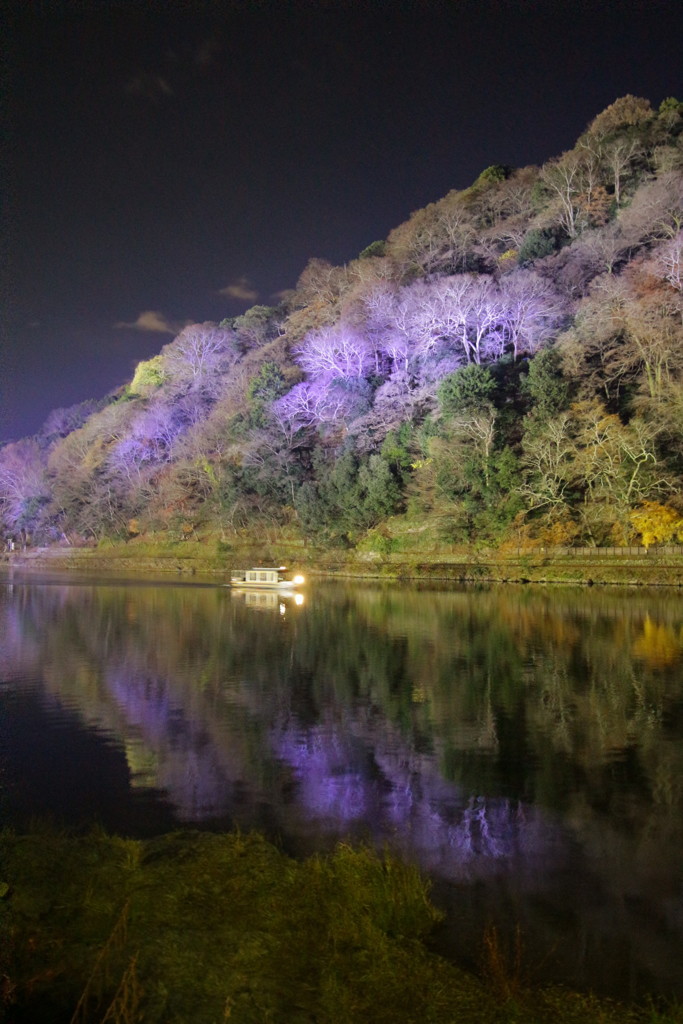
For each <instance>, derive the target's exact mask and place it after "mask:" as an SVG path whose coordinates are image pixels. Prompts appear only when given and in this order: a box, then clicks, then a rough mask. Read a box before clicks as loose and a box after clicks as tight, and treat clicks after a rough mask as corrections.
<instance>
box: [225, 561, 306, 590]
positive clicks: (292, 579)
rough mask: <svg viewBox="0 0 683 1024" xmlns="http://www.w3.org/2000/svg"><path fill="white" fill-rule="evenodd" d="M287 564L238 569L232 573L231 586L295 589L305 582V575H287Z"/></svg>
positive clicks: (257, 588)
mask: <svg viewBox="0 0 683 1024" xmlns="http://www.w3.org/2000/svg"><path fill="white" fill-rule="evenodd" d="M286 572H287V566H286V565H280V566H277V568H272V567H268V566H257V567H256V568H255V569H236V570H235V571H233V572H232V573H231V574H230V586H231V587H236V588H239V589H242V588H247V587H248V588H249V589H254V590H293V589H294V588H296V587H300V586H301V585H302V584H303V583H304V582H305V580H304V578H303V576H299V575H296V576H289V575H285V573H286Z"/></svg>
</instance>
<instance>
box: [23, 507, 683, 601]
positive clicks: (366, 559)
mask: <svg viewBox="0 0 683 1024" xmlns="http://www.w3.org/2000/svg"><path fill="white" fill-rule="evenodd" d="M3 557H4V561H5V564H7V565H9V566H15V567H17V568H38V569H40V568H48V567H49V568H55V569H65V570H76V571H82V572H104V571H107V572H121V573H126V574H129V573H132V574H136V573H148V574H149V573H162V574H174V575H195V574H204V573H205V574H211V575H214V576H217V577H224V578H226V579H227V578H228V575H229V572H230V570H231V569H232V568H235V567H244V566H245V565H266V564H275V565H279V564H281V563H286V564H288V565H290V566H292V567H294V566H296V567H297V568H301V569H305V570H306V571H307V572H308V573H309V574H311V573H313V574H315V573H319V574H321V575H325V576H337V575H338V576H347V577H348V576H350V577H362V578H379V579H431V580H450V581H463V582H529V583H584V584H593V583H599V584H602V583H604V584H618V585H626V586H638V585H647V586H682V585H683V545H678V546H674V547H666V548H656V547H655V548H650V549H649V550H648V549H645V548H637V547H633V548H621V549H619V548H593V549H590V548H579V549H571V548H542V547H536V548H534V547H526V548H522V547H511V546H508V547H506V548H501V549H485V548H474V547H467V546H464V545H461V546H455V545H451V546H446V547H444V546H443V545H442V544H438V543H437V542H436V540H435V539H434V538H433V537H431V536H430V535H429V533H428V532H425V531H420V530H417V529H414V528H411V527H407V526H406V524H405V523H402V522H400V521H395V522H394V523H393V524H392V532H391V533H382V534H379V533H377V532H375V531H370V532H369V533H368V534H367V535H366V536H364V537H363V538H362V539H361V540H360V541H359V542H358V544H357V545H356V546H355V547H352V548H342V547H324V546H321V545H317V544H313V543H311V542H307V541H306V540H304V539H303V538H301V537H300V536H297V535H296V534H295V533H293V532H289V531H282V530H277V529H273V530H272V531H270V532H268V531H265V532H262V533H259V534H258V536H257V535H255V534H249V533H248V532H246V531H243V532H241V533H239V534H235V535H234V536H231V537H230V538H229V539H228V540H225V539H224V538H221V537H219V536H216V535H215V534H211V533H206V534H202V535H196V536H193V537H192V538H190V539H186V540H173V539H169V538H168V537H167V536H165V535H156V536H148V537H136V538H133V539H131V540H129V541H126V542H124V541H120V542H111V541H103V542H101V543H100V544H99V545H97V546H96V547H69V546H64V547H52V548H28V549H27V550H26V551H15V552H13V553H12V554H11V555H9V554H7V553H5V554H4V556H3Z"/></svg>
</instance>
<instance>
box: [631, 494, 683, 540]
mask: <svg viewBox="0 0 683 1024" xmlns="http://www.w3.org/2000/svg"><path fill="white" fill-rule="evenodd" d="M629 519H630V520H631V523H632V524H633V526H634V527H635V529H636V530H637V531H638V533H639V534H640V536H641V537H642V540H643V544H644V545H645V547H646V548H648V547H650V545H651V544H668V543H670V541H672V540H677V541H681V542H683V516H681V514H680V513H679V512H677V511H676V510H675V509H673V508H671V506H670V505H661V504H660V503H659V502H657V501H644V502H643V503H642V504H641V505H639V506H638V508H635V509H633V511H632V512H631V513H630V515H629Z"/></svg>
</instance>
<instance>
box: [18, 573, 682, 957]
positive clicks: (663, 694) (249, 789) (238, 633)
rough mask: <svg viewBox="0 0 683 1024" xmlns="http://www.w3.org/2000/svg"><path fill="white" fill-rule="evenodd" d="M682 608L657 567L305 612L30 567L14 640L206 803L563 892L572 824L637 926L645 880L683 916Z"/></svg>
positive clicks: (579, 873) (590, 880) (322, 603)
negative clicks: (655, 578)
mask: <svg viewBox="0 0 683 1024" xmlns="http://www.w3.org/2000/svg"><path fill="white" fill-rule="evenodd" d="M290 612H291V613H290ZM681 621H682V615H681V611H680V607H679V601H678V598H677V596H676V595H666V594H663V593H661V592H660V593H658V594H650V593H647V592H643V591H641V592H637V593H632V594H629V593H626V592H623V591H622V592H618V591H602V590H601V591H596V590H593V591H588V590H585V589H581V590H579V589H577V590H571V589H555V590H542V589H532V588H523V587H519V588H516V587H507V588H497V589H496V588H492V589H485V588H482V589H477V588H462V589H460V590H458V589H449V590H448V591H439V590H438V589H434V588H430V587H428V586H423V587H422V588H420V589H417V588H415V587H411V588H407V587H406V588H403V587H401V586H400V585H397V584H392V585H390V586H380V585H360V586H359V585H348V586H347V585H345V584H341V583H334V584H329V585H328V584H319V585H318V586H317V587H314V588H313V589H312V593H311V595H310V597H309V599H308V600H307V602H306V605H305V606H304V607H303V608H300V609H295V608H293V609H290V610H288V612H287V615H286V616H284V617H282V616H280V615H279V614H278V612H277V611H274V612H273V613H272V614H269V613H268V612H262V613H259V614H254V613H253V612H252V611H251V610H250V609H249V608H247V607H245V606H244V605H243V604H242V603H241V602H238V601H236V600H234V599H233V598H232V596H231V595H230V593H229V592H228V591H226V590H223V589H220V588H211V589H202V588H194V587H187V586H185V587H169V586H165V587H151V586H135V587H130V586H128V587H127V586H92V585H88V586H81V587H74V586H65V587H59V586H49V587H21V586H15V588H14V590H13V591H9V590H7V589H6V590H4V591H2V592H0V631H1V633H2V636H3V647H2V652H1V654H0V657H1V658H2V669H3V676H4V678H5V679H8V680H12V679H22V678H27V679H42V680H43V681H44V684H45V686H46V688H47V690H48V692H49V693H50V694H52V695H53V696H54V698H55V699H57V700H59V701H60V702H62V703H65V704H66V705H68V706H70V707H72V708H77V709H78V711H79V713H80V714H81V716H82V717H83V719H85V720H86V721H87V722H88V724H89V725H94V726H96V727H98V728H100V729H104V730H105V731H106V732H108V733H109V734H111V735H113V736H114V737H117V738H118V740H119V741H120V743H121V745H122V748H123V749H125V752H126V755H127V758H128V764H129V767H130V770H131V773H137V782H138V784H140V785H143V786H145V785H147V786H149V785H152V786H154V787H155V788H159V789H162V790H165V791H166V792H167V793H168V794H169V798H170V799H171V800H172V802H173V803H174V805H175V807H176V809H177V812H178V814H179V816H181V817H183V818H185V819H187V820H198V819H201V818H208V817H214V816H219V817H222V816H227V815H230V816H232V817H233V818H234V819H236V820H238V821H239V820H242V821H244V822H247V823H248V824H254V823H265V822H268V823H269V824H270V825H271V826H273V827H275V828H277V829H280V830H282V831H284V832H285V833H286V834H289V835H292V836H298V837H299V838H300V840H301V841H302V842H303V843H304V844H307V845H308V844H310V843H319V842H320V841H321V836H322V835H327V836H328V837H329V836H333V835H340V834H352V835H353V834H355V835H356V836H358V835H368V834H369V835H372V836H373V837H374V838H375V839H377V840H378V841H386V840H389V841H391V842H392V843H394V844H395V845H397V846H398V847H399V848H400V849H402V850H403V851H404V852H406V853H408V854H410V855H411V856H417V857H418V858H419V860H420V863H421V864H422V865H423V866H424V867H427V868H429V869H430V870H432V871H433V872H434V873H435V874H437V875H440V876H443V877H447V878H450V879H451V880H453V881H459V882H462V881H465V880H468V879H472V878H474V877H480V878H489V879H491V878H494V877H495V878H501V877H505V878H507V879H509V885H510V886H511V887H512V886H514V887H516V890H515V891H525V890H528V889H531V890H532V891H535V892H537V893H539V892H541V891H542V892H543V897H542V898H543V900H544V901H545V904H546V909H547V908H548V907H549V908H551V909H550V911H549V913H550V915H551V916H552V915H555V914H559V913H560V911H561V906H562V899H563V897H562V895H561V892H560V890H557V891H556V889H555V888H554V886H555V883H554V882H553V879H554V878H562V877H563V876H562V872H563V871H565V870H567V869H568V865H569V861H568V860H567V858H568V857H569V852H568V851H569V845H570V844H568V838H567V829H569V830H570V832H571V833H572V834H573V836H575V837H576V839H577V840H578V841H579V843H580V849H581V855H580V858H579V865H578V867H577V863H576V860H575V859H574V860H572V861H571V867H570V870H571V873H572V878H573V882H572V884H573V885H574V886H579V887H581V886H583V887H584V890H582V892H583V895H582V894H581V893H577V894H576V901H577V905H579V906H582V905H585V906H586V907H587V906H588V905H589V904H590V903H591V900H594V898H595V891H596V890H597V891H599V893H600V896H599V900H598V904H599V907H600V908H601V909H599V910H597V911H596V917H597V918H599V923H596V924H595V928H597V929H598V931H600V932H601V934H603V935H604V934H607V933H609V934H614V928H615V927H616V925H614V924H613V923H610V922H611V921H612V916H610V915H613V914H614V908H615V906H616V905H618V906H619V907H621V910H620V912H619V914H618V915H617V917H615V918H614V920H618V921H619V929H620V930H621V932H622V933H623V934H629V933H630V932H631V931H632V932H633V934H634V936H635V935H636V926H635V924H634V920H633V915H632V913H631V911H630V910H629V905H628V904H627V903H624V899H625V896H624V894H625V893H629V894H631V896H633V895H636V896H638V897H639V898H640V897H641V896H643V895H644V894H646V893H647V898H648V900H651V901H654V904H655V905H656V906H657V907H658V908H659V909H658V913H659V914H660V915H662V918H663V919H666V921H667V922H669V923H668V925H667V927H670V928H672V929H674V930H678V931H680V929H681V922H680V920H678V918H677V917H676V912H675V909H674V904H675V894H673V892H672V887H671V879H672V878H673V879H675V878H678V879H679V881H680V868H679V866H678V857H679V851H680V843H681V839H683V829H682V828H681V825H682V818H683V815H682V813H681V812H682V810H683V749H682V748H683V745H682V744H681V742H680V727H681V722H680V708H681V706H682V698H683V680H682V679H681V672H680V667H681V660H682V649H683V644H682V641H683V633H682V631H681ZM677 716H678V717H677ZM134 781H135V780H134ZM254 808H256V809H257V810H254ZM264 808H267V811H264V810H263V809H264ZM240 815H242V817H240ZM259 815H262V817H260V818H259ZM560 816H561V817H560ZM560 822H562V824H560ZM558 893H559V895H558ZM591 893H592V895H591ZM517 898H518V897H517V896H516V897H515V899H517ZM515 912H516V913H518V914H520V915H522V916H523V914H524V913H527V912H528V913H530V914H531V912H530V911H528V910H524V909H523V908H522V907H521V905H519V906H518V907H517V910H516V911H515ZM544 913H545V911H544ZM531 918H533V919H534V920H536V918H535V916H534V914H531ZM537 925H538V921H536V924H535V925H534V927H535V926H537ZM553 927H555V926H550V925H547V924H544V925H543V928H549V929H550V932H552V930H553ZM582 927H583V925H582ZM591 927H593V926H591ZM591 934H593V933H591ZM546 937H548V936H546ZM550 938H552V935H551V936H550ZM553 941H555V940H554V939H553ZM637 941H638V940H637V938H634V939H633V944H634V946H635V945H636V944H637ZM586 948H588V947H586ZM665 960H666V957H664V958H663V962H665Z"/></svg>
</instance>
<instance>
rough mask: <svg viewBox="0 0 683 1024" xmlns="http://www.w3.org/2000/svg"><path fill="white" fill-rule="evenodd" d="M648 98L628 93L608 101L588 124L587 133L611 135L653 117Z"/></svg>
mask: <svg viewBox="0 0 683 1024" xmlns="http://www.w3.org/2000/svg"><path fill="white" fill-rule="evenodd" d="M653 115H654V112H653V110H652V107H651V105H650V101H649V100H645V99H642V98H641V97H640V96H632V95H631V94H630V93H629V94H628V95H626V96H621V97H620V98H619V99H618V100H615V101H614V103H610V105H609V106H608V107H606V108H605V110H603V111H602V113H600V114H598V116H597V117H594V118H593V120H592V121H591V123H590V124H589V126H588V133H589V134H590V135H592V136H593V137H595V138H597V139H602V138H605V136H607V135H612V134H613V133H614V132H616V131H618V130H619V129H620V128H625V127H630V126H632V125H640V124H643V123H645V122H647V121H649V120H651V118H652V117H653Z"/></svg>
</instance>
